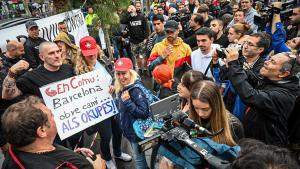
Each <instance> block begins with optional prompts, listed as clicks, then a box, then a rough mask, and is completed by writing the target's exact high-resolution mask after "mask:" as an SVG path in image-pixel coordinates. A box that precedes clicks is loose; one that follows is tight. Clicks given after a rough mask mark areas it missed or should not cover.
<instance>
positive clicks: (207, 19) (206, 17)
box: [197, 4, 213, 27]
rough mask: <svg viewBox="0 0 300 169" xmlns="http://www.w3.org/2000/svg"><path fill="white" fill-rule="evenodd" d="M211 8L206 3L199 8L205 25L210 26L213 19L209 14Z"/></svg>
mask: <svg viewBox="0 0 300 169" xmlns="http://www.w3.org/2000/svg"><path fill="white" fill-rule="evenodd" d="M208 12H209V8H208V6H207V5H206V4H201V5H200V6H199V8H198V11H197V13H199V14H200V15H201V16H202V17H203V20H204V24H203V25H204V26H205V27H210V22H211V21H212V20H213V17H212V16H210V15H209V14H208Z"/></svg>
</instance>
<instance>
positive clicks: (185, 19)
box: [169, 11, 191, 32]
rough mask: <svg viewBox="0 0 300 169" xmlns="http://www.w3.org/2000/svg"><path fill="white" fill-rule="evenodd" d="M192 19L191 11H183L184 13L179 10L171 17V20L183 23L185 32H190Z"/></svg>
mask: <svg viewBox="0 0 300 169" xmlns="http://www.w3.org/2000/svg"><path fill="white" fill-rule="evenodd" d="M190 19H191V14H190V12H189V11H183V12H182V13H179V12H176V13H173V14H172V15H171V16H170V18H169V20H174V21H176V22H180V23H181V25H182V30H183V31H184V32H188V30H189V21H190Z"/></svg>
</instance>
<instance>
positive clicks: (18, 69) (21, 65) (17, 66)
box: [10, 60, 29, 74]
mask: <svg viewBox="0 0 300 169" xmlns="http://www.w3.org/2000/svg"><path fill="white" fill-rule="evenodd" d="M28 68H29V63H28V62H26V61H25V60H20V61H19V62H17V63H16V64H14V65H13V66H12V67H11V68H10V71H12V72H13V73H16V74H17V73H19V72H21V71H22V70H27V69H28Z"/></svg>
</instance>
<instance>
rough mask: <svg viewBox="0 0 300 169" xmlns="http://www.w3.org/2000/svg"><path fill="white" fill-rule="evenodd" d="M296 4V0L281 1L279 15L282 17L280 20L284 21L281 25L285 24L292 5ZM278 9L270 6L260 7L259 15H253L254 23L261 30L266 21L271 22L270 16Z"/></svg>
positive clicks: (291, 10)
mask: <svg viewBox="0 0 300 169" xmlns="http://www.w3.org/2000/svg"><path fill="white" fill-rule="evenodd" d="M296 5H297V0H290V1H287V2H284V3H282V8H281V10H280V15H281V17H282V21H283V22H285V23H284V24H283V25H287V24H288V23H287V22H288V20H289V19H288V18H289V16H291V15H292V13H293V9H292V8H293V7H294V6H296ZM276 10H279V9H277V8H274V7H272V6H266V7H263V8H262V14H261V16H256V15H254V24H256V25H257V26H258V27H259V28H258V30H263V29H264V28H265V27H266V25H267V23H271V22H272V17H273V13H274V11H276Z"/></svg>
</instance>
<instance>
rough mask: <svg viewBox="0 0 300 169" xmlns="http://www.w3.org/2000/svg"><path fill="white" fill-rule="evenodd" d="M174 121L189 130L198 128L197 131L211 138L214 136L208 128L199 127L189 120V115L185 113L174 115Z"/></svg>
mask: <svg viewBox="0 0 300 169" xmlns="http://www.w3.org/2000/svg"><path fill="white" fill-rule="evenodd" d="M174 120H175V121H178V122H179V123H180V124H183V125H184V126H186V127H188V128H196V129H197V130H199V131H201V132H202V133H205V134H207V135H209V136H212V135H213V134H212V133H211V132H210V131H208V130H207V129H206V128H204V127H201V126H199V125H198V124H196V123H195V122H194V121H193V120H192V119H189V118H188V115H187V114H185V113H184V112H178V113H176V114H175V115H174Z"/></svg>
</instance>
